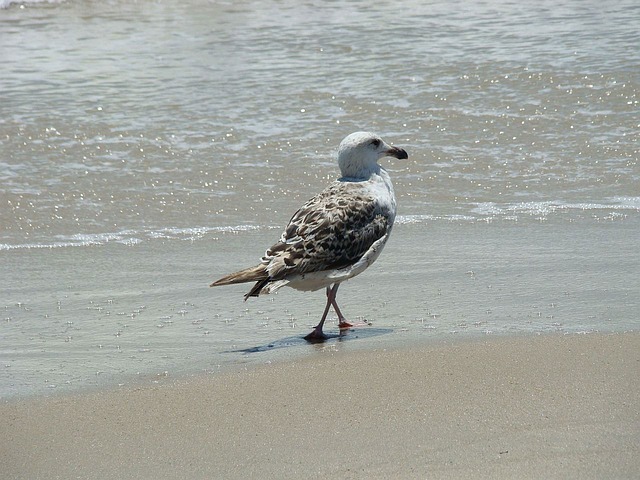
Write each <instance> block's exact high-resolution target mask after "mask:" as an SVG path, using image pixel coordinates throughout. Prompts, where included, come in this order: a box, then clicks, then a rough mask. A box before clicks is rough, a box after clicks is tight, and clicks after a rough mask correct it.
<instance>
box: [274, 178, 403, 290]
mask: <svg viewBox="0 0 640 480" xmlns="http://www.w3.org/2000/svg"><path fill="white" fill-rule="evenodd" d="M364 184H365V182H362V183H360V182H336V183H334V184H333V185H331V186H329V187H328V188H327V189H325V190H324V191H323V192H321V193H320V194H318V195H317V196H315V197H313V198H312V199H311V200H309V201H308V202H307V203H305V204H304V205H303V206H302V207H301V208H300V209H299V210H298V211H297V212H296V213H295V214H294V215H293V217H292V218H291V220H290V221H289V224H288V225H287V227H286V229H285V231H284V233H283V234H282V236H281V237H280V241H279V242H278V243H276V244H275V245H273V246H272V247H271V248H269V249H268V250H267V251H266V253H265V256H264V257H263V259H262V262H263V264H265V265H266V268H267V271H268V273H269V281H274V280H279V279H283V278H286V277H289V276H291V275H298V274H305V273H309V272H320V271H324V270H332V269H340V268H344V267H347V266H349V265H352V264H354V263H356V262H357V261H358V260H359V259H360V258H361V257H362V256H363V255H364V254H365V253H366V252H367V250H368V249H369V247H371V245H372V244H373V243H374V242H375V241H376V240H379V239H380V238H382V237H383V236H384V235H386V234H387V232H388V230H389V229H390V227H391V222H392V218H393V212H391V211H390V207H389V206H385V205H382V204H381V203H379V202H378V201H377V200H376V198H375V197H374V196H373V195H372V194H371V193H370V192H368V191H367V189H366V188H365V185H364Z"/></svg>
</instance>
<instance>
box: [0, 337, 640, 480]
mask: <svg viewBox="0 0 640 480" xmlns="http://www.w3.org/2000/svg"><path fill="white" fill-rule="evenodd" d="M638 371H640V334H638V333H636V332H629V333H608V334H600V333H592V334H587V335H577V334H574V335H555V334H547V335H535V336H516V337H509V336H504V337H493V338H483V339H473V340H470V339H460V340H456V341H454V342H445V343H429V344H422V345H410V346H408V347H399V348H389V349H386V348H379V349H374V350H364V349H363V350H355V351H342V350H336V351H327V352H325V354H324V355H314V356H309V357H307V358H302V359H295V360H291V361H282V362H274V363H273V364H269V365H258V366H253V367H252V368H250V369H248V370H241V371H233V372H221V373H216V374H215V375H205V374H203V375H201V376H194V377H188V378H182V379H178V380H169V381H167V382H166V383H163V384H158V385H145V386H132V387H121V388H117V389H110V390H101V391H92V392H88V393H77V394H69V395H54V396H51V397H35V398H26V399H19V398H18V399H9V400H7V401H4V402H3V403H1V404H0V414H1V418H2V420H0V422H1V427H0V430H2V431H3V433H4V437H5V442H3V443H4V446H3V447H2V450H3V452H2V455H0V457H1V458H2V460H1V464H0V467H1V468H0V471H3V472H5V473H4V474H5V475H8V476H7V477H6V478H33V479H36V478H71V477H81V478H113V476H114V472H117V476H118V477H119V478H254V477H256V478H257V477H261V478H300V477H301V476H302V477H305V478H393V477H399V478H425V477H429V478H460V477H465V476H471V477H473V478H514V476H515V477H518V478H542V477H545V478H603V475H604V476H606V477H608V478H633V477H635V476H637V475H638V474H639V473H640V442H639V441H638V440H639V439H640V382H638V373H637V372H638Z"/></svg>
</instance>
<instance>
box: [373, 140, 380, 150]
mask: <svg viewBox="0 0 640 480" xmlns="http://www.w3.org/2000/svg"><path fill="white" fill-rule="evenodd" d="M371 145H373V146H374V147H376V148H378V147H379V146H380V140H378V139H377V138H376V139H375V140H371Z"/></svg>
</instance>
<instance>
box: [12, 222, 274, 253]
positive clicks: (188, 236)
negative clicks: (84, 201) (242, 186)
mask: <svg viewBox="0 0 640 480" xmlns="http://www.w3.org/2000/svg"><path fill="white" fill-rule="evenodd" d="M271 228H276V227H265V226H257V225H235V226H221V227H190V228H177V227H175V228H173V227H166V228H161V229H157V230H123V231H120V232H111V233H91V234H86V233H77V234H73V235H57V236H55V237H53V241H49V242H42V243H21V244H8V243H4V244H0V251H2V250H19V249H25V250H28V249H41V248H66V247H91V246H97V245H105V244H107V243H120V244H122V245H138V244H140V243H143V242H145V241H148V240H153V239H169V240H197V239H199V238H202V237H205V236H206V235H209V234H211V233H239V232H248V231H253V230H260V229H271Z"/></svg>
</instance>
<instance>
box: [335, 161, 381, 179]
mask: <svg viewBox="0 0 640 480" xmlns="http://www.w3.org/2000/svg"><path fill="white" fill-rule="evenodd" d="M381 172H384V173H386V171H385V170H384V168H382V167H381V166H380V165H378V164H377V163H376V164H374V165H364V166H362V167H361V168H357V169H349V170H347V171H346V172H345V171H343V172H341V173H342V178H341V179H340V180H343V181H350V182H363V181H366V180H369V179H371V177H372V176H375V175H378V176H380V175H381Z"/></svg>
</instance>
